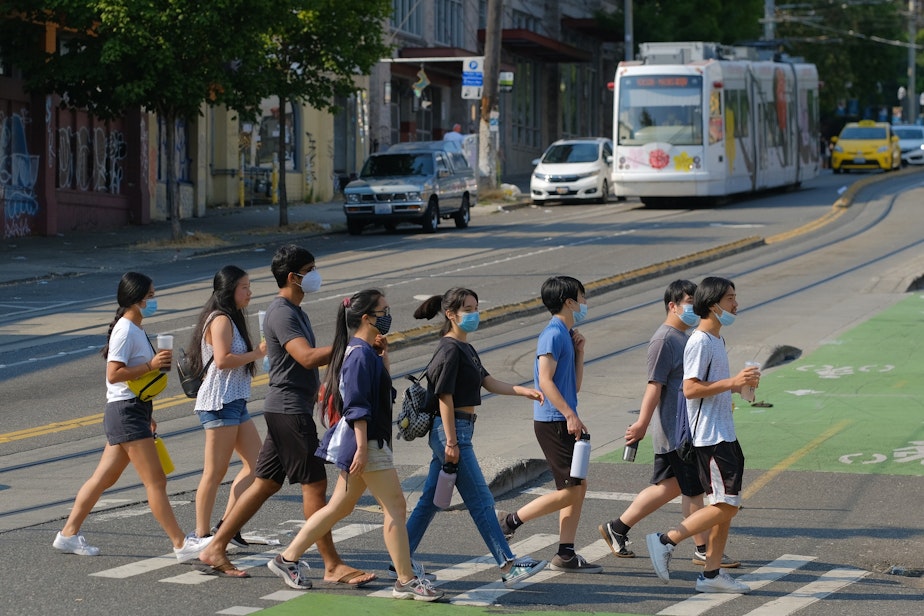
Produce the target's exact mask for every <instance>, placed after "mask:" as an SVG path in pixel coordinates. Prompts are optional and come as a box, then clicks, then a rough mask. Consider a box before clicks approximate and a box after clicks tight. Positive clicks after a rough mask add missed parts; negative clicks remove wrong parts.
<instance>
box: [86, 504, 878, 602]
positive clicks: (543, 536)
mask: <svg viewBox="0 0 924 616" xmlns="http://www.w3.org/2000/svg"><path fill="white" fill-rule="evenodd" d="M290 522H291V523H292V525H295V524H296V523H298V522H299V521H297V520H292V521H290ZM381 528H382V525H381V524H370V523H357V524H344V525H342V526H340V527H338V528H335V529H334V530H333V539H334V542H335V543H340V542H343V541H346V540H348V539H351V538H355V537H360V536H362V535H364V534H366V533H380V532H381ZM557 543H558V536H557V535H553V534H547V533H537V534H534V535H530V536H529V537H525V538H523V539H521V540H519V541H516V542H513V543H511V549H512V550H513V552H514V553H515V554H518V555H526V554H540V553H543V552H547V551H548V550H549V549H550V548H552V547H554V546H555V545H556V544H557ZM284 547H285V546H284V545H279V546H276V547H273V548H271V549H269V550H266V551H263V552H260V553H256V554H243V555H240V556H239V557H237V558H232V563H233V564H234V566H235V567H237V568H238V569H241V570H246V569H252V568H255V567H264V566H266V563H267V562H268V561H269V560H270V559H272V558H273V557H275V556H276V555H277V554H279V553H281V552H282V551H283V549H284ZM313 551H316V548H315V547H314V546H312V547H311V548H310V550H309V553H310V552H313ZM577 551H578V553H580V554H581V555H582V556H583V557H584V558H585V559H587V561H588V562H599V561H602V562H603V564H604V565H605V566H606V565H607V564H609V563H607V560H608V557H609V555H610V549H609V547H608V546H607V545H606V543H605V542H604V541H603V540H597V541H594V542H593V543H590V544H588V545H585V546H583V547H580V548H579V549H578V550H577ZM232 556H233V554H232ZM641 558H645V557H644V556H641ZM815 560H816V558H815V557H814V556H800V555H796V554H784V555H782V556H780V557H779V558H777V559H775V560H773V561H772V562H770V563H768V564H766V565H764V566H762V567H759V568H758V569H755V570H754V571H752V572H750V573H746V574H743V575H740V576H736V579H738V580H740V581H742V582H744V583H746V584H748V586H750V587H751V589H752V591H755V590H758V589H761V588H764V587H766V586H768V585H770V584H773V583H774V582H777V581H780V580H782V579H784V578H786V577H787V576H790V575H791V574H793V573H797V572H799V570H800V569H802V568H804V567H806V566H807V565H809V564H810V563H812V562H813V561H815ZM174 564H176V558H175V557H174V555H173V554H172V553H171V554H164V555H161V556H157V557H154V558H148V559H143V560H139V561H136V562H132V563H128V564H125V565H122V566H119V567H114V568H111V569H106V570H104V571H98V572H94V573H90V574H89V575H91V576H94V577H99V578H108V579H116V580H125V579H128V578H132V577H136V576H140V575H147V574H152V573H156V572H157V571H160V570H161V569H166V568H167V567H169V566H171V565H174ZM492 570H493V571H495V572H496V573H497V578H498V579H497V580H496V581H493V582H490V583H488V584H481V585H478V586H475V587H473V588H470V589H467V590H464V591H462V592H459V593H455V594H452V593H450V595H447V599H445V600H444V601H448V603H451V604H453V605H467V606H480V607H489V606H496V605H501V604H503V598H504V596H505V595H508V594H509V593H513V592H516V591H517V590H518V589H524V588H527V587H530V586H533V585H542V584H547V583H549V582H551V581H553V580H555V579H556V578H560V577H561V576H566V575H567V574H566V573H565V572H562V571H553V570H551V569H550V568H546V569H544V570H543V571H541V572H539V573H538V574H536V575H534V576H533V577H531V578H529V579H527V580H524V581H522V582H520V583H518V584H517V585H516V586H515V587H514V588H506V587H505V586H504V585H503V583H502V582H501V581H500V572H499V569H498V567H497V564H496V563H495V562H494V558H493V557H492V556H491V554H484V555H482V556H479V557H476V558H472V559H469V560H466V561H463V562H459V563H456V564H453V565H450V566H447V567H445V568H442V569H439V570H435V571H432V573H434V574H436V576H437V579H436V581H434V582H433V584H434V586H441V585H444V584H448V583H451V582H458V581H461V580H464V579H466V578H469V577H472V576H476V575H479V574H485V573H487V572H490V571H492ZM866 575H868V572H867V571H863V570H860V569H852V568H836V569H832V570H831V571H827V572H824V573H821V574H819V575H818V576H817V577H816V579H814V581H811V582H809V583H807V584H805V585H803V586H801V587H800V588H798V589H796V590H795V591H793V592H790V593H788V594H785V595H782V596H779V595H778V594H776V595H774V593H768V596H769V597H772V598H771V599H770V600H769V601H767V602H766V603H764V604H763V605H761V606H760V607H758V608H756V609H754V610H752V611H750V612H748V613H747V615H746V616H785V615H788V614H793V613H795V612H797V611H799V610H801V609H804V608H805V607H807V606H808V605H811V604H812V603H815V602H818V601H821V600H823V599H824V598H825V597H828V596H830V595H832V594H834V593H836V592H838V591H840V590H842V589H843V588H845V587H847V586H849V585H851V584H853V583H855V582H858V581H859V580H861V579H862V578H864V577H865V576H866ZM216 579H219V578H217V577H216V576H214V575H210V574H209V573H206V572H204V571H201V570H198V569H197V570H193V571H187V572H184V573H181V574H179V575H173V576H169V577H164V578H162V579H160V580H159V582H162V583H166V584H180V585H186V586H196V585H201V584H206V583H208V582H211V581H213V580H216ZM309 592H323V591H322V590H313V591H309ZM653 592H655V593H656V592H657V590H654V591H653ZM691 592H692V590H691ZM304 595H305V592H304V591H297V590H288V589H282V588H280V590H278V591H276V592H273V593H270V594H267V595H263V596H261V597H259V598H256V597H255V602H256V601H260V602H264V604H263V605H262V607H259V606H248V605H234V606H224V607H221V608H219V609H220V611H216V612H215V613H217V614H250V613H253V612H254V611H257V610H259V609H263V608H265V607H266V605H265V602H271V603H280V602H284V601H289V600H292V599H294V598H297V597H301V596H304ZM351 595H353V593H351ZM366 596H368V597H376V598H391V587H390V585H388V584H386V586H385V587H384V588H381V587H379V589H378V590H373V591H371V592H369V593H368V594H367V595H366ZM749 596H753V594H752V595H749ZM740 597H741V595H735V594H693V595H691V596H690V597H688V598H686V599H684V600H682V601H679V602H677V603H673V604H671V605H669V606H667V607H664V608H663V609H662V610H661V611H659V612H657V614H658V616H698V615H700V614H705V613H707V612H710V611H711V610H715V609H716V608H718V607H720V606H722V605H725V604H727V603H730V602H732V601H735V600H736V599H739V598H740Z"/></svg>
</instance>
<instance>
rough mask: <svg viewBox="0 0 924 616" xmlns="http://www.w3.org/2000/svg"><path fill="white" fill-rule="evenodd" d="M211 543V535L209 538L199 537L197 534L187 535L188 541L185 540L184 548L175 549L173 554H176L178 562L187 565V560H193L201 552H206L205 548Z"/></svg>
mask: <svg viewBox="0 0 924 616" xmlns="http://www.w3.org/2000/svg"><path fill="white" fill-rule="evenodd" d="M211 542H212V536H211V535H209V536H208V537H199V536H197V535H196V533H189V534H188V535H186V539H184V540H183V547H180V548H173V553H174V554H176V559H177V561H178V562H181V563H185V562H186V561H187V560H192V559H194V558H195V557H197V556H198V555H199V552H201V551H202V550H204V549H205V546H207V545H208V544H209V543H211Z"/></svg>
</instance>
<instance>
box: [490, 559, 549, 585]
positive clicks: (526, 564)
mask: <svg viewBox="0 0 924 616" xmlns="http://www.w3.org/2000/svg"><path fill="white" fill-rule="evenodd" d="M548 564H549V562H548V561H546V560H535V559H534V558H531V557H529V556H523V557H521V558H518V559H516V560H515V561H513V565H512V566H511V567H510V570H509V571H507V573H505V574H504V575H502V576H501V581H502V582H503V583H504V586H506V587H507V588H513V587H514V586H515V585H516V584H517V583H518V582H522V581H523V580H525V579H527V578H530V577H532V576H534V575H536V574H537V573H539V572H540V571H542V570H543V569H545V567H546V565H548Z"/></svg>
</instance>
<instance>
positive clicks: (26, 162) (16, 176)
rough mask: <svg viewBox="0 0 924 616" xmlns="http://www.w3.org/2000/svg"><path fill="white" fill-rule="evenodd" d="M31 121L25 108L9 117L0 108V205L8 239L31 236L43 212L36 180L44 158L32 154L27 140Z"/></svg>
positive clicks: (5, 234)
mask: <svg viewBox="0 0 924 616" xmlns="http://www.w3.org/2000/svg"><path fill="white" fill-rule="evenodd" d="M29 122H30V119H29V116H28V113H27V112H26V110H25V109H23V110H22V111H21V112H20V113H14V114H12V115H9V116H7V115H6V113H4V112H3V111H2V110H0V205H2V209H3V237H5V238H6V237H21V236H24V235H30V234H31V233H32V222H33V220H34V218H35V215H36V214H37V213H38V211H39V203H38V199H37V197H36V194H35V182H36V180H37V179H38V172H39V158H40V157H39V156H38V155H36V154H30V153H29V146H28V143H26V125H27V124H28V123H29Z"/></svg>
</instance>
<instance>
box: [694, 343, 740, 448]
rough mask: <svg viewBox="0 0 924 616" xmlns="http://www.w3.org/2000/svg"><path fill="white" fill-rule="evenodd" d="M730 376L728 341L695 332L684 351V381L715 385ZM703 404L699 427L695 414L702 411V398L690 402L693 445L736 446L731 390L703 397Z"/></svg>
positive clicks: (736, 438)
mask: <svg viewBox="0 0 924 616" xmlns="http://www.w3.org/2000/svg"><path fill="white" fill-rule="evenodd" d="M707 372H708V376H707ZM729 376H730V375H729V368H728V353H727V352H726V351H725V341H724V340H722V338H716V337H715V336H712V335H710V334H707V333H706V332H704V331H700V330H698V329H697V330H696V331H694V332H693V333H692V334H691V335H690V339H689V340H688V341H687V346H686V348H684V351H683V378H684V380H686V379H699V380H700V381H706V382H709V383H712V382H714V381H721V380H722V379H727V378H728V377H729ZM702 402H703V406H702V411H700V415H699V423H698V424H697V423H696V421H697V420H696V412H697V410H698V409H699V408H700V406H699V403H700V399H699V398H696V399H693V400H690V399H689V398H688V399H687V418H688V420H689V422H690V430H691V431H693V445H695V446H696V447H706V446H708V445H716V444H718V443H721V442H722V441H725V442H728V443H733V442H735V441H736V440H738V437H737V436H736V435H735V422H734V418H733V417H732V394H731V391H723V392H722V393H720V394H717V395H715V396H709V397H708V398H703V399H702ZM694 427H695V429H694Z"/></svg>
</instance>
